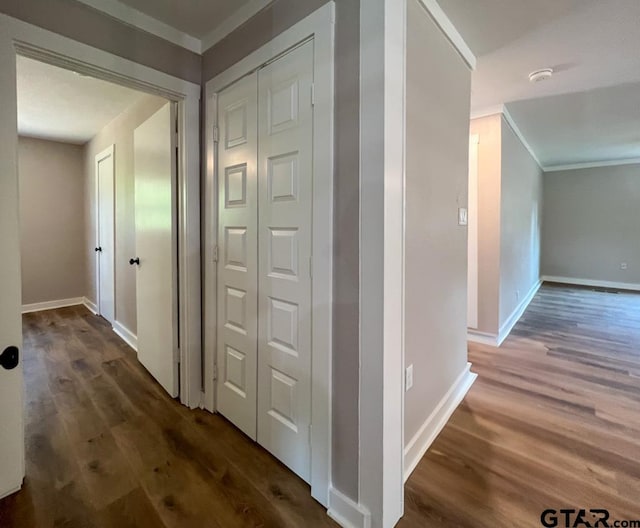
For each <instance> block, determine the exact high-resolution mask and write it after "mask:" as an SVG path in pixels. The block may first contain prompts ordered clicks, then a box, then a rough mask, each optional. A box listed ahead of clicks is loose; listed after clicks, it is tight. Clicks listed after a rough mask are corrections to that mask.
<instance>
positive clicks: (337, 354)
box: [203, 0, 360, 501]
mask: <svg viewBox="0 0 640 528" xmlns="http://www.w3.org/2000/svg"><path fill="white" fill-rule="evenodd" d="M325 3H326V0H308V1H305V2H300V1H296V0H276V1H274V2H273V3H272V4H271V5H270V6H269V7H267V8H265V9H264V10H262V11H261V12H260V13H258V14H257V15H256V16H255V17H253V18H252V19H251V20H249V21H248V22H247V23H245V24H244V25H242V26H241V27H240V28H238V29H237V30H236V31H234V32H233V33H231V34H230V35H229V36H227V37H226V38H225V39H223V40H222V41H220V42H219V43H218V44H216V45H215V46H213V47H212V48H210V49H209V50H207V51H206V52H205V54H204V57H203V67H204V76H203V82H206V81H208V80H209V79H211V78H213V77H214V76H215V75H216V74H218V73H220V72H222V71H224V70H225V69H226V68H228V67H229V66H231V65H232V64H234V63H235V62H237V61H238V60H240V59H241V58H243V57H245V56H246V55H248V54H249V53H251V52H252V51H254V50H255V49H257V48H259V47H260V46H262V45H263V44H265V43H267V42H268V41H269V40H271V39H272V38H273V37H274V36H276V35H277V34H279V33H281V32H282V31H284V30H285V29H287V28H288V27H290V26H292V25H293V24H295V23H296V22H297V21H299V20H301V19H302V18H304V17H305V16H307V15H308V14H310V13H311V12H313V11H314V10H315V9H317V8H318V7H320V6H322V5H323V4H325ZM359 23H360V2H359V0H337V2H336V54H335V59H336V66H335V68H336V69H335V88H336V91H335V98H336V99H335V105H336V111H335V182H334V193H335V201H334V285H333V296H334V297H333V298H334V312H333V322H334V326H333V332H334V334H333V358H332V359H333V372H334V374H333V402H334V404H333V405H334V406H333V424H332V434H333V439H332V442H333V447H332V449H333V452H332V458H333V460H332V477H333V484H334V486H335V487H336V488H337V489H339V490H340V491H341V492H343V493H345V494H346V495H347V496H349V497H350V498H352V499H354V500H356V501H357V499H358V453H359V436H358V392H359V386H358V376H359V360H360V356H359V347H360V343H359V338H358V319H359V288H358V285H359V278H360V277H359V252H358V247H359V216H360V208H359V177H360V176H359V172H360V161H359V117H360V116H359V112H360V99H359V98H360V96H359V89H360V87H359V82H360V79H359V67H360V44H359V40H360V33H359Z"/></svg>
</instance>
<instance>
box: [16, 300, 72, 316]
mask: <svg viewBox="0 0 640 528" xmlns="http://www.w3.org/2000/svg"><path fill="white" fill-rule="evenodd" d="M79 304H84V297H72V298H70V299H59V300H57V301H44V302H37V303H31V304H23V305H22V313H23V314H25V313H31V312H42V311H43V310H55V309H56V308H66V307H67V306H77V305H79Z"/></svg>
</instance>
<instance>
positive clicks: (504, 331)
mask: <svg viewBox="0 0 640 528" xmlns="http://www.w3.org/2000/svg"><path fill="white" fill-rule="evenodd" d="M542 282H543V281H542V279H538V280H537V281H536V283H535V284H534V285H533V287H532V288H531V289H530V290H529V293H527V295H525V297H524V298H523V299H522V301H521V302H520V304H519V305H518V306H516V309H515V310H514V311H513V312H511V315H510V316H509V318H508V319H507V320H506V321H505V322H504V324H503V325H502V326H501V327H500V330H499V332H498V346H500V345H501V344H502V343H503V341H504V340H505V339H506V338H507V337H509V334H510V333H511V330H513V327H514V326H515V325H516V323H517V322H518V321H519V320H520V318H521V317H522V314H524V312H525V310H526V309H527V306H529V304H530V303H531V301H532V300H533V298H534V297H535V295H536V293H538V290H539V289H540V286H542Z"/></svg>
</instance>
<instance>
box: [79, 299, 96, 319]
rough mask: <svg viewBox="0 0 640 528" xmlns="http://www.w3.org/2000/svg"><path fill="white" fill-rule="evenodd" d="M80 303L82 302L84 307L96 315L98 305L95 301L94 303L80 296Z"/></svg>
mask: <svg viewBox="0 0 640 528" xmlns="http://www.w3.org/2000/svg"><path fill="white" fill-rule="evenodd" d="M82 304H84V306H85V308H86V309H87V310H89V311H90V312H91V313H92V314H93V315H98V307H97V306H96V303H94V302H93V301H92V300H90V299H89V298H88V297H83V298H82Z"/></svg>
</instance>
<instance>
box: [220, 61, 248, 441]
mask: <svg viewBox="0 0 640 528" xmlns="http://www.w3.org/2000/svg"><path fill="white" fill-rule="evenodd" d="M257 91H258V86H257V76H256V74H255V73H254V74H252V75H249V76H247V77H244V78H242V79H240V80H239V81H238V82H236V83H235V84H233V85H232V86H230V87H229V88H227V89H226V90H224V91H222V92H221V93H220V94H219V96H218V122H219V129H220V137H219V141H218V211H219V227H218V248H219V249H218V254H219V256H218V260H219V263H218V310H217V313H218V338H217V340H218V342H217V365H218V383H217V389H216V397H217V409H218V411H219V412H220V413H222V414H223V415H224V416H226V417H227V418H228V419H229V420H230V421H231V422H232V423H234V424H235V425H236V426H237V427H238V428H239V429H241V430H242V431H243V432H244V433H245V434H247V435H248V436H250V437H251V438H253V439H254V440H255V439H256V406H257V399H256V398H257V393H256V383H257V374H256V369H257V331H258V313H257V302H258V298H257V295H258V287H257V279H258V262H257V260H258V257H257V251H258V242H257V227H258V199H257V178H256V158H257V132H258V131H257V127H258V125H257V117H258V116H257V96H258V95H257Z"/></svg>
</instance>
